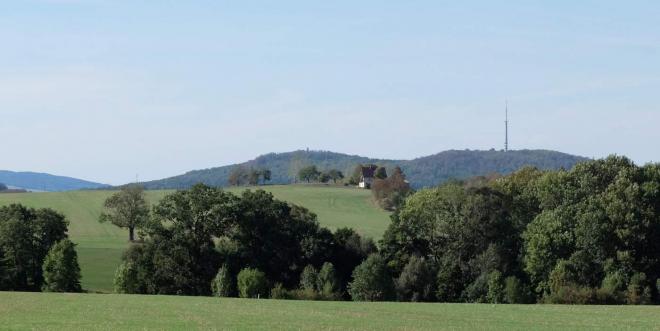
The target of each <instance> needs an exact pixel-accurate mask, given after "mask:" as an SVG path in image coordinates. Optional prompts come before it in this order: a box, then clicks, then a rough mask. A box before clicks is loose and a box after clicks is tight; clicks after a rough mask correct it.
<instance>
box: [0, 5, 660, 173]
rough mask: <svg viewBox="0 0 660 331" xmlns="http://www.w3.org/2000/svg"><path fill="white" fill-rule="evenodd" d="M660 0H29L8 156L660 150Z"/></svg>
mask: <svg viewBox="0 0 660 331" xmlns="http://www.w3.org/2000/svg"><path fill="white" fill-rule="evenodd" d="M658 17H660V2H658V1H603V0H599V1H440V0H434V1H417V0H410V1H384V0H381V1H369V0H363V1H343V0H338V1H309V0H307V1H286V0H281V1H270V0H269V1H249V0H246V1H217V0H216V1H201V0H200V1H195V0H187V1H168V0H157V1H156V0H153V1H149V0H130V1H128V0H127V1H121V0H13V1H9V0H8V1H3V2H2V3H1V4H0V132H2V135H1V136H0V153H2V154H1V156H0V169H6V170H14V171H39V172H48V173H53V174H58V175H65V176H72V177H77V178H83V179H88V180H93V181H98V182H103V183H109V184H122V183H126V182H130V181H133V180H135V177H136V175H137V176H139V179H140V180H151V179H160V178H164V177H168V176H172V175H177V174H181V173H184V172H186V171H189V170H193V169H203V168H208V167H214V166H221V165H227V164H233V163H238V162H243V161H246V160H249V159H253V158H255V157H256V156H258V155H260V154H264V153H269V152H287V151H292V150H298V149H304V148H310V149H313V150H331V151H336V152H343V153H349V154H359V155H364V156H369V157H377V158H390V159H410V158H415V157H421V156H426V155H430V154H434V153H438V152H441V151H444V150H449V149H490V148H495V149H501V148H503V145H504V108H505V100H508V103H509V114H510V146H511V148H512V149H550V150H557V151H561V152H566V153H571V154H577V155H581V156H586V157H593V158H600V157H605V156H607V155H610V154H619V155H625V156H628V157H630V158H631V159H633V160H634V161H635V162H637V163H639V164H644V163H647V162H655V161H660V148H658V145H659V142H660V23H659V21H658Z"/></svg>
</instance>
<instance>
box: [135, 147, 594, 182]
mask: <svg viewBox="0 0 660 331" xmlns="http://www.w3.org/2000/svg"><path fill="white" fill-rule="evenodd" d="M586 160H588V159H587V158H584V157H580V156H575V155H570V154H566V153H560V152H555V151H548V150H519V151H509V152H504V151H496V150H490V151H471V150H462V151H458V150H450V151H445V152H441V153H438V154H434V155H430V156H425V157H420V158H416V159H413V160H388V159H376V158H369V157H364V156H359V155H348V154H342V153H335V152H328V151H302V150H299V151H294V152H287V153H270V154H265V155H261V156H259V157H257V158H256V159H254V160H250V161H247V162H243V163H239V164H232V165H227V166H221V167H216V168H210V169H202V170H194V171H190V172H187V173H185V174H182V175H179V176H174V177H170V178H165V179H161V180H155V181H150V182H146V183H144V185H145V186H146V187H147V188H148V189H183V188H188V187H190V186H192V185H194V184H196V183H200V182H201V183H205V184H207V185H212V186H227V185H228V182H227V180H228V177H229V175H230V173H231V171H232V169H234V167H236V166H244V167H247V168H265V169H270V170H271V171H272V180H271V183H273V184H290V183H293V182H295V180H296V174H297V173H298V170H299V169H300V168H302V167H304V166H307V165H316V166H317V167H319V168H320V169H338V170H341V171H342V172H344V174H345V175H350V174H351V173H352V171H353V169H354V168H355V166H356V165H357V164H360V163H363V164H364V163H374V164H378V165H380V166H385V167H387V168H393V167H395V166H400V167H401V168H402V169H403V171H404V172H405V173H406V175H407V178H408V180H409V181H410V183H411V184H412V186H413V187H415V188H420V187H430V186H436V185H438V184H441V183H443V182H446V181H447V180H450V179H465V178H470V177H474V176H483V175H488V174H492V173H498V174H503V175H505V174H509V173H511V172H513V171H515V170H517V169H520V168H521V167H524V166H534V167H537V168H539V169H547V170H555V169H562V168H564V169H570V168H572V167H573V166H574V165H575V164H576V163H578V162H582V161H586Z"/></svg>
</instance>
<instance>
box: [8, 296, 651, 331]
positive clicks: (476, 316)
mask: <svg viewBox="0 0 660 331" xmlns="http://www.w3.org/2000/svg"><path fill="white" fill-rule="evenodd" d="M36 316H38V318H35V317H36ZM0 325H2V327H1V328H2V329H9V330H12V329H21V330H29V329H32V330H34V329H49V330H128V329H131V330H135V329H139V330H146V329H157V330H163V329H168V330H197V329H205V330H210V329H216V330H257V329H258V330H357V329H359V330H658V329H660V308H658V307H655V306H569V305H565V306H553V305H527V306H521V305H479V304H440V303H432V304H423V303H357V302H321V301H316V302H310V301H279V300H246V299H227V298H211V297H173V296H138V295H116V294H54V293H17V292H4V293H3V292H0Z"/></svg>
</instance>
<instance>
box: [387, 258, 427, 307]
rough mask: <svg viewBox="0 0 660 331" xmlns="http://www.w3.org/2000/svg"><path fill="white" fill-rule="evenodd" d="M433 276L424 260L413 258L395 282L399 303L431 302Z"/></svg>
mask: <svg viewBox="0 0 660 331" xmlns="http://www.w3.org/2000/svg"><path fill="white" fill-rule="evenodd" d="M434 284H435V275H434V272H433V270H432V268H431V266H430V265H429V263H428V262H427V261H426V260H425V259H424V258H420V257H417V256H413V257H412V258H411V259H410V261H409V262H408V264H406V266H405V267H404V268H403V271H402V272H401V275H400V276H399V278H397V280H396V284H395V285H396V292H397V298H398V299H399V300H401V301H412V302H420V301H432V300H433V298H434V293H433V292H434V291H433V290H434V288H433V287H434Z"/></svg>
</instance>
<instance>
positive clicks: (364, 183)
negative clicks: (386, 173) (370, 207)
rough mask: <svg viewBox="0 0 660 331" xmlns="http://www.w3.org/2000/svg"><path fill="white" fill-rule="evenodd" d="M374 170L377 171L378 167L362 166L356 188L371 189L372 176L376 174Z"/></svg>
mask: <svg viewBox="0 0 660 331" xmlns="http://www.w3.org/2000/svg"><path fill="white" fill-rule="evenodd" d="M376 169H378V166H377V165H375V164H371V165H368V166H362V171H361V174H360V183H359V184H358V187H360V188H371V184H372V183H373V181H374V175H375V174H376Z"/></svg>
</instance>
